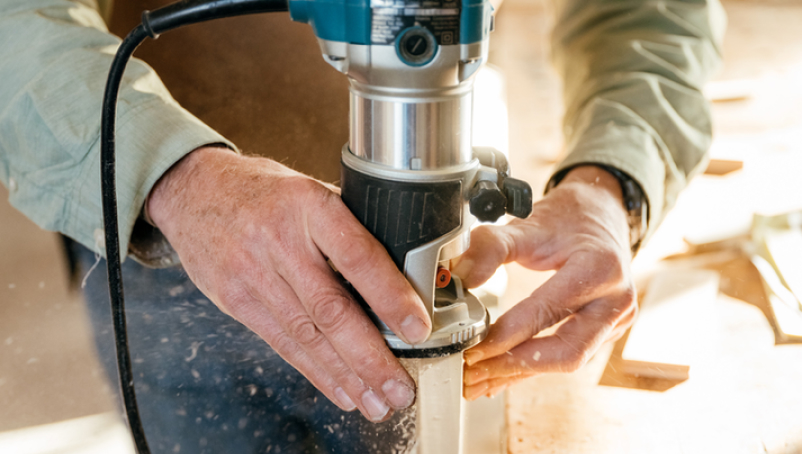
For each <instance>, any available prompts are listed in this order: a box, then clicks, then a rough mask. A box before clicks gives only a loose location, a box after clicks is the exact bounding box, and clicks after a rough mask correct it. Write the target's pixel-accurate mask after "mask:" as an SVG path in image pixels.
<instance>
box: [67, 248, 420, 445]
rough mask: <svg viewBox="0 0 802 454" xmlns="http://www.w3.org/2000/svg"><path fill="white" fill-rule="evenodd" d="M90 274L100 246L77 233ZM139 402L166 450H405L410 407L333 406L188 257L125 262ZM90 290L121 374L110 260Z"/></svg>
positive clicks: (95, 320) (155, 440)
mask: <svg viewBox="0 0 802 454" xmlns="http://www.w3.org/2000/svg"><path fill="white" fill-rule="evenodd" d="M71 250H72V256H73V258H74V259H75V260H76V261H77V263H78V266H79V271H80V273H81V274H79V276H83V275H84V274H85V273H86V272H87V270H88V269H89V268H90V267H91V266H92V264H93V263H94V262H95V256H94V254H93V253H91V252H90V251H89V250H87V249H85V248H83V247H82V246H80V245H78V244H76V243H72V245H71ZM123 278H124V285H125V303H126V316H127V320H128V337H129V343H130V350H131V361H132V363H133V368H134V377H135V386H136V393H137V401H138V404H139V411H140V414H141V418H142V421H143V424H144V427H145V432H146V436H147V439H148V443H149V445H150V448H151V451H152V452H153V453H154V454H157V453H191V454H251V453H281V454H289V453H293V454H295V453H299V454H300V453H374V452H375V453H385V452H389V453H395V452H404V451H405V449H406V446H407V444H408V441H406V440H404V438H403V437H402V432H403V431H404V430H405V427H404V426H405V425H404V424H401V423H400V421H401V419H403V418H404V415H402V414H396V415H394V416H393V418H391V419H390V420H389V421H387V422H385V423H382V424H378V425H375V424H372V423H370V422H368V421H367V420H365V419H364V418H363V417H362V416H361V415H360V414H359V412H357V411H355V412H351V413H346V412H343V411H342V410H340V409H339V408H337V407H336V406H334V405H333V404H332V403H330V402H329V401H328V399H327V398H326V397H324V396H323V394H321V393H320V392H319V391H317V389H315V388H314V387H313V386H312V385H311V384H310V383H309V382H308V381H307V380H306V378H304V377H303V376H302V375H301V374H300V373H298V372H297V371H296V370H295V369H294V368H293V367H292V366H290V365H289V364H287V363H286V362H285V361H284V360H283V359H282V358H281V357H280V356H279V355H278V354H277V353H276V352H274V351H273V350H272V349H271V348H270V347H269V346H268V345H267V344H266V343H265V342H264V341H262V340H261V339H260V338H259V337H257V336H256V335H255V334H253V333H252V332H251V331H249V330H248V329H247V328H245V327H244V326H243V325H241V324H240V323H238V322H236V321H235V320H233V319H232V318H230V317H229V316H227V315H225V314H223V313H222V312H220V311H219V310H218V309H217V307H216V306H215V305H214V304H213V303H211V302H210V301H209V300H208V299H207V298H206V297H205V296H204V295H203V294H202V293H201V292H200V291H199V290H198V289H197V288H196V287H195V285H194V284H193V283H192V282H191V281H190V280H189V278H188V277H187V274H186V273H185V272H184V270H183V269H182V268H180V267H176V268H169V269H162V270H154V269H148V268H145V267H143V266H141V265H139V264H137V263H135V262H134V261H133V260H127V261H126V263H125V264H124V265H123ZM85 298H86V301H87V304H88V307H89V312H90V315H91V320H92V324H93V326H94V330H95V340H96V343H97V348H98V351H99V354H100V357H101V360H102V362H103V364H104V367H105V368H106V370H107V372H108V374H109V377H110V379H111V380H114V381H115V383H116V381H117V371H116V365H115V359H114V358H115V354H114V338H113V332H112V328H111V310H110V308H109V300H108V287H107V280H106V272H105V261H102V262H101V264H100V265H99V266H98V268H97V269H96V270H94V271H93V272H92V273H91V274H90V275H89V277H88V279H87V283H86V287H85Z"/></svg>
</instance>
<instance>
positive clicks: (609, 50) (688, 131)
mask: <svg viewBox="0 0 802 454" xmlns="http://www.w3.org/2000/svg"><path fill="white" fill-rule="evenodd" d="M554 7H555V10H556V14H557V25H556V27H555V29H554V32H553V36H552V40H553V41H552V56H553V60H554V63H555V65H556V67H557V69H558V71H559V72H560V73H561V75H562V77H563V82H564V98H565V104H566V115H565V120H564V133H565V136H566V144H567V153H568V154H567V157H566V158H565V160H564V161H563V162H562V163H561V164H560V165H559V166H558V168H557V173H556V174H555V175H559V174H560V171H564V170H565V169H569V168H571V167H573V166H576V165H578V164H583V163H598V164H605V165H609V166H612V167H615V168H617V169H619V170H621V171H622V172H624V173H626V174H628V175H629V176H630V177H632V178H633V179H634V180H635V181H636V182H638V183H639V184H640V186H641V188H642V189H643V191H644V193H645V195H646V197H647V199H648V203H649V213H650V214H649V218H650V219H649V230H648V233H647V237H648V236H649V234H651V232H653V231H654V229H655V228H656V227H657V225H658V224H659V223H660V220H661V219H662V218H663V216H664V215H665V213H666V212H667V210H668V209H669V208H670V207H671V206H673V205H674V202H675V201H676V198H677V195H678V193H679V192H680V190H682V189H683V188H684V187H685V186H686V184H687V183H688V180H689V179H690V178H691V177H692V176H693V175H695V174H696V173H698V172H700V171H701V170H703V169H704V166H705V164H706V156H707V150H708V148H709V146H710V142H711V119H710V110H709V106H708V104H707V102H706V100H705V99H704V97H703V96H702V93H701V89H702V84H703V83H704V82H705V81H706V80H707V79H708V78H709V77H710V75H711V73H712V72H713V71H714V70H715V69H716V68H717V67H718V64H719V61H720V43H721V40H722V38H723V33H724V27H725V22H726V19H725V15H724V11H723V8H722V7H721V5H720V4H719V3H718V1H717V0H707V1H705V0H694V1H690V0H689V1H672V0H565V1H555V2H554Z"/></svg>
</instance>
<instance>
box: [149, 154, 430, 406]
mask: <svg viewBox="0 0 802 454" xmlns="http://www.w3.org/2000/svg"><path fill="white" fill-rule="evenodd" d="M148 212H149V214H150V216H151V218H152V220H153V222H154V223H155V224H156V225H157V226H158V227H159V228H160V229H161V230H162V232H163V233H164V234H165V236H166V237H167V239H168V240H169V241H170V243H171V244H172V245H173V247H174V248H175V250H176V251H177V252H178V255H179V256H180V257H181V261H182V263H183V266H184V268H185V269H186V271H187V273H188V274H189V277H190V278H191V279H192V281H193V282H195V284H196V285H197V286H198V288H199V289H200V290H201V291H203V293H204V294H206V295H207V296H208V297H209V298H210V299H211V300H212V301H213V302H214V303H215V304H216V305H217V306H218V307H220V309H221V310H223V311H224V312H226V313H227V314H229V315H231V316H232V317H234V318H236V319H237V320H239V321H240V322H241V323H243V324H244V325H245V326H247V327H248V328H250V329H251V330H253V331H254V332H255V333H257V334H258V335H259V336H260V337H262V338H263V339H264V340H265V341H266V342H267V343H268V344H270V345H271V346H272V347H273V348H274V349H275V350H276V351H277V352H278V353H279V354H280V355H281V356H282V357H283V358H284V359H286V360H287V361H288V362H289V363H291V364H292V365H293V366H294V367H296V368H297V369H298V370H299V371H301V372H302V373H303V374H304V375H305V376H306V377H307V378H308V379H309V380H310V381H311V382H312V383H313V384H314V385H315V386H316V387H317V388H318V389H320V390H321V391H322V392H323V393H324V394H325V395H326V396H327V397H328V398H329V399H330V400H331V401H332V402H334V403H335V404H336V405H338V406H339V407H340V408H342V409H343V410H348V411H350V410H353V409H354V408H356V407H358V408H359V409H360V411H362V413H363V414H364V415H365V416H366V417H367V418H368V419H370V420H372V421H381V420H384V419H386V418H387V417H389V414H390V413H391V411H390V408H395V409H399V408H405V407H407V406H409V405H411V404H412V402H413V401H414V396H415V394H414V393H415V391H414V390H415V384H414V381H413V380H412V379H411V378H410V377H409V376H408V375H407V373H406V371H405V370H404V368H403V367H402V366H401V365H400V364H399V363H398V361H397V360H396V359H395V357H394V356H393V355H392V353H391V352H390V351H389V350H388V348H387V347H386V345H385V343H384V340H383V339H382V337H381V335H380V334H379V332H378V330H377V329H376V328H375V327H374V325H373V324H372V323H371V321H370V320H369V319H368V318H367V317H366V316H365V314H364V312H363V311H362V309H361V308H360V307H359V305H358V304H357V303H356V302H355V301H354V299H353V298H352V296H351V295H350V294H349V292H348V291H346V290H345V289H344V288H343V286H342V285H341V284H340V281H339V280H338V277H337V276H336V274H335V273H334V272H333V271H332V270H331V268H330V267H329V265H328V264H327V262H326V260H327V259H329V260H330V261H331V262H332V263H333V264H334V266H335V267H336V268H337V270H338V271H340V272H341V273H342V275H343V276H344V277H345V278H346V279H347V280H348V281H350V282H351V284H352V285H353V286H354V287H355V288H356V289H357V290H358V291H359V293H360V294H361V295H362V296H363V297H364V299H365V300H366V301H367V302H368V304H370V306H371V307H372V308H373V310H374V311H375V312H376V314H377V315H378V316H379V317H380V318H381V319H382V320H384V321H385V323H387V324H388V325H389V326H390V328H391V329H393V331H394V332H396V333H399V334H400V335H401V336H402V337H405V338H406V341H407V342H409V343H417V342H420V341H423V340H424V339H425V338H426V337H427V336H428V334H429V331H430V330H431V326H430V322H429V318H428V316H427V315H426V312H425V309H424V307H423V303H422V302H421V300H420V298H419V297H418V296H417V294H416V293H415V291H414V290H413V289H412V287H411V286H410V285H409V283H408V282H407V281H406V279H405V278H404V277H403V275H402V274H401V273H400V272H399V271H398V270H397V268H396V267H395V265H394V264H393V262H392V260H391V259H390V257H389V256H388V254H387V253H386V251H385V250H384V248H383V247H382V246H381V244H379V243H378V242H377V241H376V240H375V239H374V238H373V237H372V236H371V235H370V234H369V233H368V232H367V231H366V230H365V229H364V228H363V227H362V225H361V224H359V222H358V221H357V220H356V219H355V218H354V217H353V216H352V215H351V213H350V211H349V210H348V209H347V208H346V207H345V205H344V204H343V203H342V201H341V200H340V198H339V196H338V195H337V193H335V192H334V191H332V188H329V187H327V186H325V185H324V184H322V183H320V182H319V181H316V180H314V179H312V178H309V177H307V176H305V175H302V174H299V173H297V172H294V171H292V170H290V169H288V168H286V167H284V166H282V165H280V164H278V163H276V162H274V161H271V160H268V159H262V158H249V157H243V156H239V155H237V154H235V153H233V152H231V151H229V150H226V149H220V148H201V149H198V150H196V151H194V152H192V153H190V154H189V155H188V156H187V157H185V158H184V159H183V160H182V161H180V162H179V163H178V164H177V165H176V166H174V167H173V168H172V169H171V170H170V171H169V172H168V173H167V174H166V175H165V176H164V177H163V178H162V179H161V180H160V181H159V183H158V184H157V185H156V187H155V188H154V190H153V191H152V193H151V197H150V201H149V203H148Z"/></svg>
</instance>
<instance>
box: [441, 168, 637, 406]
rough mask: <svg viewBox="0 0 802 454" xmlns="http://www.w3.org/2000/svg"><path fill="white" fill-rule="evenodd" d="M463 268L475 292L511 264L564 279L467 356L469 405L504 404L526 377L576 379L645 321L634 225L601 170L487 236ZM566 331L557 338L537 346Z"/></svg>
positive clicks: (578, 173)
mask: <svg viewBox="0 0 802 454" xmlns="http://www.w3.org/2000/svg"><path fill="white" fill-rule="evenodd" d="M459 260H460V261H459V263H457V266H456V267H455V269H454V272H455V274H457V275H459V276H462V277H463V282H464V283H465V284H466V286H468V287H475V286H477V285H480V284H481V283H483V282H484V281H486V280H487V279H489V278H490V276H492V275H493V273H494V272H495V270H496V268H498V267H499V266H500V265H501V264H503V263H508V262H518V263H520V264H521V265H523V266H525V267H527V268H529V269H533V270H538V271H545V270H557V273H555V274H554V276H552V277H551V278H550V279H549V280H548V281H546V283H545V284H543V286H541V287H540V288H538V289H537V290H535V291H534V293H532V295H531V296H530V297H528V298H526V299H524V300H523V301H521V302H520V303H518V304H517V305H516V306H515V307H513V308H512V309H510V310H509V311H508V312H507V313H506V314H504V315H503V316H502V317H500V318H499V320H498V321H497V322H496V323H495V324H494V325H493V326H492V327H491V329H490V333H489V334H488V336H487V338H486V339H485V340H484V342H482V343H480V344H479V345H478V346H476V347H474V348H472V349H471V350H468V351H467V352H466V353H465V362H466V364H467V367H466V369H465V392H464V394H465V397H466V398H468V399H476V398H478V397H480V396H482V395H489V396H491V395H494V394H496V393H497V392H499V391H501V390H502V389H504V388H506V387H507V386H509V385H511V384H513V383H515V382H517V381H519V380H522V379H524V378H526V377H530V376H533V375H538V374H542V373H545V372H572V371H575V370H577V369H578V368H580V367H581V366H582V365H584V364H585V363H586V362H587V361H588V359H590V358H591V357H592V355H593V354H594V353H595V352H596V351H597V350H598V348H599V347H600V346H601V345H602V344H603V343H604V342H605V341H606V340H610V339H617V338H618V337H620V336H621V335H622V334H623V333H624V332H625V331H626V329H627V328H628V327H629V325H631V324H632V322H633V321H634V319H635V314H636V312H637V303H636V293H635V287H634V285H633V283H632V279H631V277H630V271H629V264H630V261H631V252H630V244H629V226H628V224H627V219H626V212H625V211H624V206H623V202H622V196H621V187H620V185H619V183H618V180H617V179H616V178H615V177H613V176H612V175H611V174H609V173H608V172H607V171H605V170H603V169H601V168H599V167H595V166H582V167H578V168H576V169H573V170H571V171H570V172H569V173H568V175H566V177H565V178H564V179H563V181H562V182H561V183H560V184H559V185H558V186H557V187H556V188H554V189H552V190H551V191H550V192H549V193H548V194H547V195H546V197H545V198H543V200H541V201H539V202H538V203H536V204H535V205H534V207H533V211H532V215H531V216H530V217H529V218H527V219H525V220H515V221H512V222H511V223H510V224H508V225H506V226H501V227H492V226H490V227H480V228H477V229H476V230H474V231H473V233H472V235H471V247H470V249H469V250H468V251H467V252H466V253H465V254H463V255H462V256H461V257H460V259H459ZM558 323H561V325H560V326H559V327H557V328H556V331H555V332H554V333H553V334H550V335H546V336H540V337H534V336H536V335H537V334H538V333H540V332H541V331H542V330H544V329H546V328H548V327H550V326H553V325H556V324H558Z"/></svg>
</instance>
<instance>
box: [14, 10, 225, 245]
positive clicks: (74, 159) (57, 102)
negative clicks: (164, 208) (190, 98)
mask: <svg viewBox="0 0 802 454" xmlns="http://www.w3.org/2000/svg"><path fill="white" fill-rule="evenodd" d="M93 4H94V3H93V2H77V1H67V0H38V1H37V0H1V1H0V42H2V43H3V46H0V77H2V80H3V84H2V86H0V105H2V106H4V110H3V111H2V113H0V180H2V181H3V183H4V184H6V185H7V186H8V187H9V188H10V201H11V203H12V204H13V205H14V206H15V207H17V208H18V209H19V210H20V211H22V212H23V213H25V214H26V215H27V216H28V217H29V218H31V219H32V220H33V221H34V222H36V223H37V224H39V225H40V226H41V227H43V228H45V229H48V230H55V231H60V232H62V233H64V234H66V235H68V236H70V237H72V238H75V239H76V240H78V241H79V242H81V243H83V244H84V245H86V246H88V247H90V248H92V249H94V250H96V251H98V252H101V253H102V252H103V250H102V249H103V248H102V247H100V246H101V244H102V243H101V242H100V241H99V240H100V239H102V225H103V223H102V212H101V204H100V165H99V151H100V140H99V136H100V109H101V104H102V94H103V89H104V86H105V82H106V77H107V73H108V69H109V67H110V65H111V61H112V59H113V57H114V52H115V51H116V48H117V45H118V44H119V39H118V38H116V37H114V36H112V35H110V34H109V33H108V32H107V30H106V27H105V24H104V22H103V20H102V18H101V16H100V14H99V12H98V11H97V10H96V9H95V8H94V7H93V6H91V5H93ZM117 118H118V127H117V144H118V145H117V162H118V163H117V173H118V174H117V194H118V209H119V218H120V219H119V220H120V239H121V243H122V244H121V247H122V250H127V249H128V242H129V239H130V236H131V232H132V229H133V226H134V223H135V221H136V219H137V217H138V216H139V214H140V211H141V209H142V206H143V203H144V201H145V198H146V196H147V194H148V193H149V192H150V189H151V187H152V186H153V185H154V184H155V182H156V181H157V180H158V179H159V178H160V177H161V175H162V174H163V173H164V172H165V171H166V170H167V169H169V168H170V167H171V166H172V165H173V163H175V162H176V161H177V160H179V159H180V158H181V157H182V156H184V155H185V154H186V153H188V152H190V151H191V150H193V149H196V148H198V147H199V146H201V145H204V144H208V143H227V142H226V141H225V139H224V138H222V137H221V136H220V135H219V134H217V133H215V132H214V131H213V130H211V129H210V128H208V127H207V126H205V125H203V124H202V123H201V122H200V121H198V120H197V119H195V118H194V117H193V116H192V115H190V114H189V113H188V112H186V111H185V110H183V109H182V108H181V107H180V106H178V105H177V104H176V103H175V101H174V100H172V98H171V97H170V95H169V93H168V92H167V90H166V89H165V87H164V86H163V85H162V83H161V81H160V80H159V79H158V77H157V76H156V75H155V73H154V72H153V70H152V69H150V68H149V67H147V66H146V65H145V64H143V63H142V62H140V61H136V60H132V61H131V63H130V64H129V65H128V69H127V70H126V77H125V78H124V80H123V86H122V87H121V91H120V102H119V107H118V114H117ZM229 146H230V145H229Z"/></svg>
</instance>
